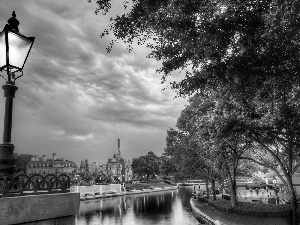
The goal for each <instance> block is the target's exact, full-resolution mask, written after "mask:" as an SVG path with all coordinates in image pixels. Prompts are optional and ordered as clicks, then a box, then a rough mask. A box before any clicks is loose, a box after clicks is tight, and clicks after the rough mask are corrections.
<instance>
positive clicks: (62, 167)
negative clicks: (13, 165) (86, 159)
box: [26, 153, 77, 175]
mask: <svg viewBox="0 0 300 225" xmlns="http://www.w3.org/2000/svg"><path fill="white" fill-rule="evenodd" d="M52 156H53V157H52V159H47V158H46V155H43V156H42V157H38V156H37V155H36V156H34V157H32V158H31V161H30V162H29V163H28V164H27V166H26V174H27V175H31V174H42V175H47V174H62V173H64V174H69V173H72V171H74V170H77V165H76V164H75V163H74V162H73V161H69V160H64V159H63V158H56V154H55V153H53V154H52Z"/></svg>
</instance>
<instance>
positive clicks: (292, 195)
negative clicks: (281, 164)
mask: <svg viewBox="0 0 300 225" xmlns="http://www.w3.org/2000/svg"><path fill="white" fill-rule="evenodd" d="M287 183H288V187H289V191H290V200H291V207H292V211H293V225H298V213H297V208H298V203H297V196H296V192H295V190H294V186H293V182H292V178H291V177H287Z"/></svg>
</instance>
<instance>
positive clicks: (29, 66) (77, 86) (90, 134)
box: [0, 0, 186, 162]
mask: <svg viewBox="0 0 300 225" xmlns="http://www.w3.org/2000/svg"><path fill="white" fill-rule="evenodd" d="M121 5H122V1H120V2H118V4H117V5H116V6H115V10H116V11H115V12H117V11H118V10H121V9H122V7H121ZM95 8H96V5H95V4H89V3H87V2H86V1H82V0H74V1H73V0H72V1H68V0H54V1H48V0H28V1H17V0H3V1H2V2H1V8H0V26H4V25H5V23H6V21H7V20H8V19H9V17H10V16H11V12H12V11H13V10H15V11H16V12H17V18H18V19H19V20H20V22H21V25H20V31H21V32H22V33H23V34H25V35H28V36H35V37H36V41H35V43H34V45H33V49H32V51H31V53H30V56H29V58H28V61H27V63H26V65H25V69H24V76H23V77H21V78H20V79H18V80H17V86H18V87H19V90H18V91H17V93H16V98H15V104H14V115H13V116H14V117H13V133H12V137H13V140H12V141H13V143H14V144H15V145H16V152H19V153H30V154H34V155H36V154H38V155H42V154H45V155H47V156H51V154H52V153H53V152H56V153H57V155H59V157H64V158H66V159H71V160H75V161H76V162H79V161H80V160H81V159H90V160H94V161H102V162H105V161H106V160H107V158H109V157H110V156H111V155H112V154H113V153H114V151H116V150H117V145H116V141H117V139H118V137H119V138H121V149H122V154H123V156H124V157H126V158H129V159H131V158H132V157H137V156H140V155H143V154H147V151H154V152H155V153H156V154H158V155H160V154H161V153H162V152H163V149H164V147H165V136H166V130H167V129H168V128H169V127H174V126H175V124H176V119H177V117H178V116H179V113H180V109H183V107H184V104H185V103H186V101H185V100H182V99H176V100H174V99H173V97H174V96H175V93H174V92H173V91H171V90H167V91H164V92H161V89H162V88H163V87H164V86H162V85H161V84H160V75H158V74H155V71H156V69H158V68H159V67H160V62H156V61H155V60H153V59H147V58H146V56H147V55H148V53H149V51H148V50H147V49H145V47H143V46H142V47H141V46H135V49H134V51H133V52H132V53H130V54H129V53H128V50H127V49H126V45H125V44H123V43H118V44H116V45H115V46H114V48H113V51H112V52H111V53H110V54H107V53H106V47H107V46H108V45H109V43H110V41H111V38H112V37H111V36H107V37H105V38H100V34H101V32H102V31H103V30H104V28H105V27H106V26H107V24H108V23H109V17H110V16H111V14H109V15H108V16H106V17H104V16H101V15H98V16H96V15H95V14H94V11H95ZM112 13H114V11H113V12H112ZM176 77H177V74H176ZM3 83H4V82H3ZM0 105H1V106H3V105H4V98H3V97H2V98H0ZM1 117H2V118H3V117H4V108H3V107H2V110H0V129H1V127H3V120H1Z"/></svg>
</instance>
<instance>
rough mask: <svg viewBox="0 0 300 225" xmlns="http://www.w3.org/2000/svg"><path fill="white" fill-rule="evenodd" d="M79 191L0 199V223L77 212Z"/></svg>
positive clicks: (46, 217) (28, 220) (54, 216)
mask: <svg viewBox="0 0 300 225" xmlns="http://www.w3.org/2000/svg"><path fill="white" fill-rule="evenodd" d="M79 204H80V199H79V193H58V194H42V195H27V196H19V197H7V198H1V199H0V224H1V225H6V224H16V223H25V222H32V221H37V220H45V219H51V218H57V217H64V216H70V215H76V214H78V213H79Z"/></svg>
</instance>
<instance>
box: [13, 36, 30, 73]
mask: <svg viewBox="0 0 300 225" xmlns="http://www.w3.org/2000/svg"><path fill="white" fill-rule="evenodd" d="M31 44H32V41H31V40H29V39H27V38H24V37H21V36H19V35H18V34H15V33H12V32H8V45H9V64H10V65H11V66H15V67H18V68H20V69H22V68H23V65H24V62H25V60H26V57H27V54H28V51H29V50H30V46H31Z"/></svg>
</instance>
